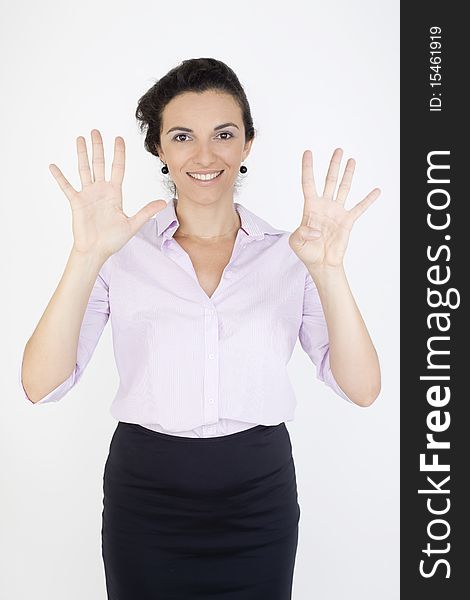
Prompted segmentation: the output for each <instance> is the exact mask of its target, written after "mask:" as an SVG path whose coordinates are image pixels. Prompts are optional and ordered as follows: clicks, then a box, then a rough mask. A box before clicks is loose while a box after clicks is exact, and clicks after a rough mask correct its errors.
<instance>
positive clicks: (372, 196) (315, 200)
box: [289, 148, 380, 269]
mask: <svg viewBox="0 0 470 600" xmlns="http://www.w3.org/2000/svg"><path fill="white" fill-rule="evenodd" d="M342 155H343V151H342V149H341V148H336V150H335V151H334V152H333V156H332V158H331V161H330V166H329V169H328V173H327V176H326V180H325V187H324V190H323V195H322V196H319V195H318V194H317V190H316V188H315V181H314V177H313V159H312V152H311V151H310V150H305V152H304V153H303V156H302V189H303V194H304V199H305V201H304V209H303V216H302V222H301V225H300V226H299V227H298V228H297V229H296V230H295V231H293V232H292V234H291V235H290V237H289V245H290V247H291V248H292V250H293V251H294V252H295V253H296V254H297V256H298V257H299V258H300V260H301V261H302V262H303V263H305V265H306V266H307V267H309V268H310V267H311V268H312V269H322V268H323V267H340V266H342V264H343V258H344V254H345V252H346V248H347V245H348V240H349V233H350V231H351V229H352V226H353V224H354V222H355V221H356V219H358V218H359V216H360V215H362V213H363V212H365V210H367V208H369V206H370V205H371V204H372V202H374V200H376V199H377V198H378V197H379V195H380V189H379V188H374V189H373V190H372V191H371V192H370V193H369V194H367V196H366V197H365V198H364V199H363V200H361V202H358V203H357V204H356V206H354V207H353V208H351V209H350V210H346V209H345V208H344V203H345V200H346V198H347V195H348V193H349V189H350V187H351V181H352V178H353V174H354V167H355V161H354V159H353V158H350V159H349V160H348V161H347V163H346V168H345V171H344V174H343V177H342V179H341V183H340V186H339V188H338V193H337V195H336V200H333V194H334V192H335V188H336V182H337V180H338V172H339V168H340V164H341V158H342ZM311 232H319V234H320V235H319V237H309V235H308V234H309V233H311Z"/></svg>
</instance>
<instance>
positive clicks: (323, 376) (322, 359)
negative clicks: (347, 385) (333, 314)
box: [299, 272, 354, 404]
mask: <svg viewBox="0 0 470 600" xmlns="http://www.w3.org/2000/svg"><path fill="white" fill-rule="evenodd" d="M299 340H300V344H301V346H302V348H303V349H304V350H305V352H306V353H307V354H308V356H309V357H310V360H311V361H312V362H313V364H314V365H315V366H316V368H317V379H319V380H320V381H323V382H324V383H325V384H326V385H328V386H329V387H330V388H331V389H332V390H333V391H334V392H336V394H338V396H340V397H341V398H344V400H347V401H348V402H351V403H352V404H354V402H353V401H352V400H351V399H350V398H349V397H348V396H347V394H345V393H344V391H343V390H342V389H341V388H340V387H339V385H338V383H337V382H336V380H335V378H334V377H333V373H332V371H331V368H330V343H329V339H328V328H327V325H326V319H325V314H324V312H323V307H322V304H321V300H320V296H319V294H318V290H317V288H316V286H315V283H314V281H313V279H312V277H311V275H310V273H308V272H307V274H306V279H305V289H304V303H303V315H302V323H301V326H300V330H299Z"/></svg>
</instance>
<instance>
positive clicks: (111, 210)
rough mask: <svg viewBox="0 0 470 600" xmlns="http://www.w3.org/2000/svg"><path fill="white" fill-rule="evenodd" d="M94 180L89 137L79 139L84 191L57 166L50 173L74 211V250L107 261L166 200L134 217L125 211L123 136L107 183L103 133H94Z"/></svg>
mask: <svg viewBox="0 0 470 600" xmlns="http://www.w3.org/2000/svg"><path fill="white" fill-rule="evenodd" d="M91 139H92V149H93V154H92V157H93V159H92V165H93V179H92V175H91V172H90V164H89V161H88V154H87V148H86V141H85V138H84V137H82V136H80V137H78V138H77V155H78V171H79V175H80V181H81V184H82V189H81V191H80V192H77V191H76V190H75V189H74V188H73V187H72V186H71V185H70V183H69V182H68V181H67V179H66V178H65V177H64V175H63V174H62V171H61V170H60V169H59V167H57V166H56V165H55V164H50V165H49V170H50V171H51V173H52V175H53V176H54V178H55V180H56V181H57V183H58V184H59V186H60V189H61V190H62V191H63V192H64V194H65V195H66V196H67V198H68V200H69V202H70V206H71V208H72V230H73V237H74V244H73V249H74V250H76V251H77V252H80V253H84V254H94V255H98V256H100V257H101V258H102V259H103V260H106V259H107V258H108V257H109V256H111V255H112V254H114V253H115V252H117V251H118V250H119V249H120V248H122V246H124V244H125V243H126V242H128V241H129V240H130V238H131V237H133V236H134V235H135V234H136V233H137V231H138V230H139V229H140V228H141V227H142V225H143V224H144V223H145V222H146V221H148V220H149V219H150V218H151V217H152V216H153V215H155V214H156V213H158V212H160V210H162V209H163V208H165V206H166V202H165V200H153V201H152V202H149V203H148V204H147V205H146V206H144V207H143V208H141V209H140V210H139V211H138V212H137V213H136V214H135V215H134V216H133V217H128V216H127V215H126V214H124V212H123V210H122V180H123V179H124V166H125V145H124V139H123V138H122V137H116V139H115V142H114V158H113V163H112V169H111V179H110V181H105V178H104V177H105V165H104V149H103V141H102V138H101V134H100V132H99V131H98V130H97V129H93V130H92V132H91Z"/></svg>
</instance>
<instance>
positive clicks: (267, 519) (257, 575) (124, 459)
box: [101, 421, 300, 600]
mask: <svg viewBox="0 0 470 600" xmlns="http://www.w3.org/2000/svg"><path fill="white" fill-rule="evenodd" d="M299 520H300V507H299V504H298V502H297V482H296V474H295V467H294V461H293V457H292V446H291V441H290V437H289V432H288V430H287V428H286V426H285V423H280V424H279V425H269V426H267V425H257V426H255V427H252V428H251V429H246V430H244V431H241V432H238V433H233V434H230V435H224V436H220V437H212V438H188V437H179V436H173V435H167V434H163V433H159V432H154V431H152V430H150V429H147V428H145V427H142V426H141V425H136V424H133V423H124V422H121V421H120V422H119V423H118V425H117V428H116V430H115V432H114V434H113V437H112V440H111V444H110V449H109V456H108V458H107V461H106V465H105V468H104V477H103V512H102V529H101V536H102V556H103V562H104V569H105V577H106V588H107V593H108V599H109V600H183V599H184V600H188V599H191V598H200V599H205V600H208V599H209V598H214V600H215V599H217V600H219V599H220V600H223V599H225V600H264V599H266V600H290V599H291V595H292V581H293V572H294V563H295V557H296V552H297V540H298V524H299Z"/></svg>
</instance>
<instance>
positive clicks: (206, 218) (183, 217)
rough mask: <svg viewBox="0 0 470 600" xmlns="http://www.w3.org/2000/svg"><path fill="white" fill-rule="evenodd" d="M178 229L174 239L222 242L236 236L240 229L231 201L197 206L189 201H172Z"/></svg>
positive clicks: (238, 219)
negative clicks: (183, 238)
mask: <svg viewBox="0 0 470 600" xmlns="http://www.w3.org/2000/svg"><path fill="white" fill-rule="evenodd" d="M174 204H175V212H176V215H177V217H178V221H179V227H178V229H177V230H176V231H175V234H174V235H175V237H179V236H181V237H185V238H190V239H194V240H200V241H211V240H212V241H223V240H227V239H231V238H233V237H235V236H236V234H237V231H238V229H240V227H241V221H240V217H239V216H238V213H237V211H236V209H235V206H234V203H233V201H230V202H222V201H219V202H214V203H212V204H198V203H196V202H193V201H191V200H184V199H181V198H179V199H176V198H175V199H174Z"/></svg>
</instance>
